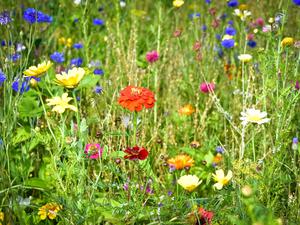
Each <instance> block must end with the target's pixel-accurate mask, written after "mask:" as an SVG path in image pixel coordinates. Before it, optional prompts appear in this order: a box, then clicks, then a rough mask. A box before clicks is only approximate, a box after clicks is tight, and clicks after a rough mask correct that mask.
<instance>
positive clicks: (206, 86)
mask: <svg viewBox="0 0 300 225" xmlns="http://www.w3.org/2000/svg"><path fill="white" fill-rule="evenodd" d="M214 90H215V84H214V83H213V82H211V83H207V82H203V83H202V84H200V91H201V92H203V93H208V92H213V91H214Z"/></svg>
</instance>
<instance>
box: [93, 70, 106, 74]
mask: <svg viewBox="0 0 300 225" xmlns="http://www.w3.org/2000/svg"><path fill="white" fill-rule="evenodd" d="M94 74H95V75H103V74H104V71H103V70H102V69H95V70H94Z"/></svg>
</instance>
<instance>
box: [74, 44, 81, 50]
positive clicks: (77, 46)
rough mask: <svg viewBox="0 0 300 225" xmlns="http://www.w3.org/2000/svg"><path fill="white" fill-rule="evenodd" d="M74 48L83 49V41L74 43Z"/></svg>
mask: <svg viewBox="0 0 300 225" xmlns="http://www.w3.org/2000/svg"><path fill="white" fill-rule="evenodd" d="M73 48H75V49H81V48H83V44H81V43H75V44H74V45H73Z"/></svg>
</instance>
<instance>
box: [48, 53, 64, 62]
mask: <svg viewBox="0 0 300 225" xmlns="http://www.w3.org/2000/svg"><path fill="white" fill-rule="evenodd" d="M50 59H51V60H52V61H54V62H56V63H63V62H64V61H65V57H64V54H63V53H60V52H54V53H53V54H52V55H50Z"/></svg>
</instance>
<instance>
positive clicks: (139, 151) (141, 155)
mask: <svg viewBox="0 0 300 225" xmlns="http://www.w3.org/2000/svg"><path fill="white" fill-rule="evenodd" d="M124 152H125V153H126V154H127V155H125V156H124V158H125V159H130V160H136V159H139V160H145V159H146V158H147V157H148V154H149V152H148V151H147V150H146V149H145V148H143V147H138V146H135V147H132V148H130V147H128V148H126V149H125V150H124Z"/></svg>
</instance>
